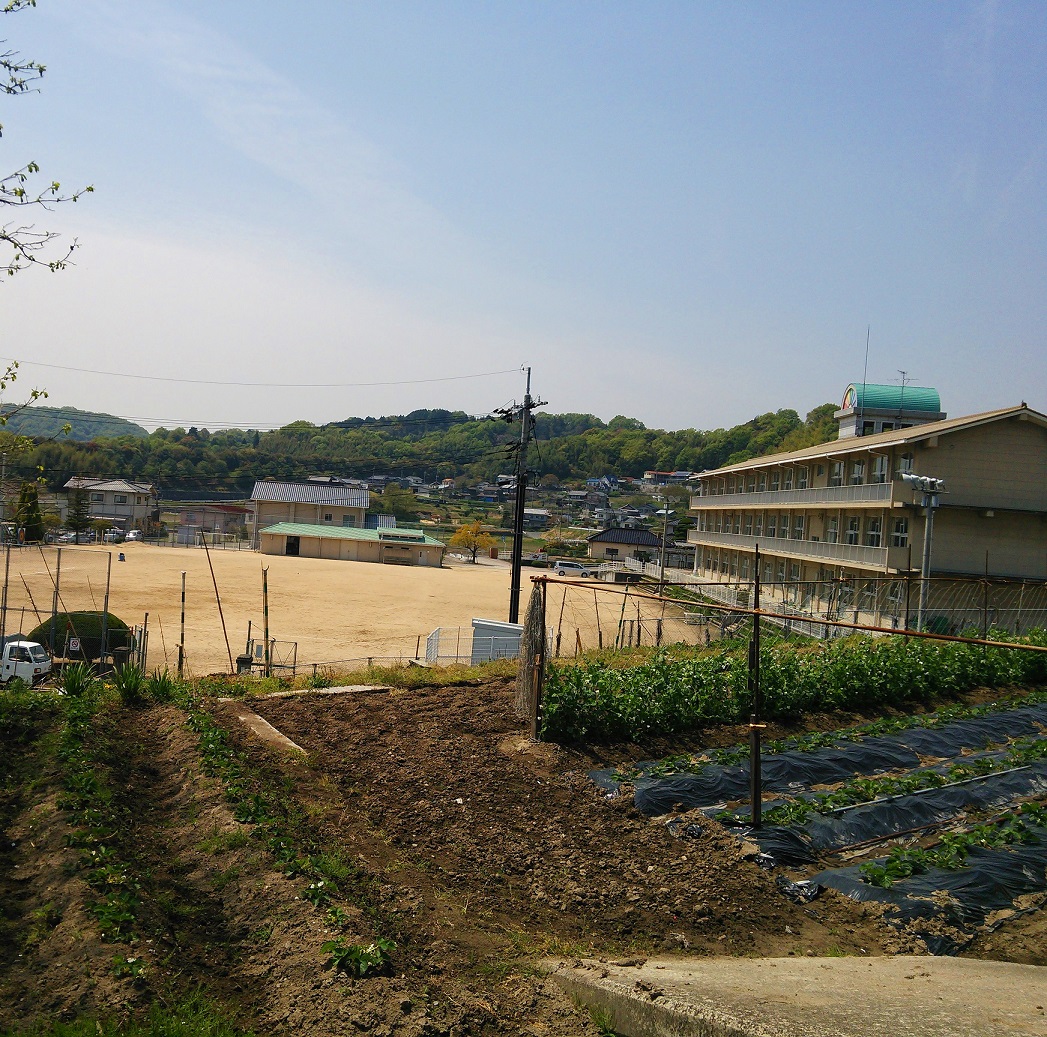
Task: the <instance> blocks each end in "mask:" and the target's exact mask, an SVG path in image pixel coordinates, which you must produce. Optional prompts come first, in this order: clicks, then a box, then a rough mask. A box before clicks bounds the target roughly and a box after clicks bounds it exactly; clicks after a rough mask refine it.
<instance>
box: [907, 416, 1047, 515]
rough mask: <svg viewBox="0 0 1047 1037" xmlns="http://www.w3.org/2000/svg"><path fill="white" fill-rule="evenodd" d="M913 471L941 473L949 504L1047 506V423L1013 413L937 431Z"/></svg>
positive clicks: (1046, 508) (1045, 508)
mask: <svg viewBox="0 0 1047 1037" xmlns="http://www.w3.org/2000/svg"><path fill="white" fill-rule="evenodd" d="M915 471H916V472H917V474H918V475H930V476H933V477H934V478H936V479H944V480H945V489H946V491H947V493H948V503H949V504H950V505H957V504H964V505H970V506H974V507H984V508H1027V509H1031V510H1036V511H1047V429H1045V428H1043V427H1041V426H1040V425H1037V424H1035V423H1034V422H1032V421H1027V420H1026V421H1022V420H1020V419H1019V418H1017V417H1015V418H1008V419H1007V420H1005V421H994V422H992V423H990V424H986V425H980V426H977V427H975V428H971V429H966V430H964V431H961V432H954V433H951V434H949V435H947V436H940V437H938V441H937V446H933V445H930V444H926V445H923V444H921V445H920V447H919V449H918V450H917V451H916V464H915Z"/></svg>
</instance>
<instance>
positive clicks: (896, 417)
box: [688, 385, 1047, 626]
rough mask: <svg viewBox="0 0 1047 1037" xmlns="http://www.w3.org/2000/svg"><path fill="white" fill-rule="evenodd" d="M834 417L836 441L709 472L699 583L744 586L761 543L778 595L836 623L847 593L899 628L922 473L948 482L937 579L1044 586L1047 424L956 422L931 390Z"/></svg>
mask: <svg viewBox="0 0 1047 1037" xmlns="http://www.w3.org/2000/svg"><path fill="white" fill-rule="evenodd" d="M892 390H893V393H892ZM874 404H875V406H874ZM836 416H837V419H838V420H839V422H840V437H839V438H838V439H836V440H834V441H832V442H829V443H822V444H819V445H818V446H812V447H807V448H804V449H802V450H795V451H791V452H789V453H782V454H776V455H772V456H769V457H760V458H754V459H753V460H749V461H744V462H741V463H739V464H733V465H726V466H724V467H723V468H718V469H715V470H712V471H707V472H702V473H701V475H700V479H699V484H698V493H697V495H695V496H694V497H692V498H691V511H692V512H693V513H694V516H695V520H696V522H695V528H694V529H693V530H691V531H690V533H689V535H688V540H689V541H690V542H691V543H693V544H694V546H695V549H696V550H695V561H694V572H695V573H696V574H697V575H698V576H700V577H701V578H702V579H703V580H708V581H711V582H716V583H724V584H747V583H749V582H750V581H752V579H753V578H754V576H755V574H756V573H755V567H754V559H755V554H756V550H757V547H758V548H759V553H760V559H761V569H760V579H761V582H762V583H763V585H764V587H765V589H766V591H767V593H768V594H769V595H770V596H771V597H772V598H775V597H777V598H779V599H782V598H784V599H786V600H788V601H791V602H794V603H795V604H797V605H798V606H800V607H802V608H803V609H805V610H807V611H809V612H810V613H812V614H814V613H821V614H826V615H827V614H828V613H829V611H830V609H831V607H832V600H831V599H832V598H833V595H834V594H836V593H837V591H836V590H834V588H840V590H839V594H840V595H843V594H844V593H846V595H847V596H848V599H849V600H848V603H847V604H848V609H850V606H851V604H853V606H854V615H855V616H857V615H858V614H859V612H860V613H861V614H862V619H863V621H874V622H877V623H880V624H882V625H887V626H891V625H898V624H899V622H900V620H901V619H902V618H904V617H903V616H902V615H901V602H902V599H903V596H904V594H903V587H902V581H903V580H904V579H905V577H906V576H907V575H911V574H912V573H913V572H917V574H918V571H919V570H920V568H921V559H922V551H923V546H924V535H925V529H926V523H927V517H926V511H925V508H924V507H923V497H922V494H920V493H918V492H914V488H913V486H912V485H911V484H910V483H909V482H907V481H905V480H904V479H903V478H902V476H903V475H905V474H914V475H918V476H928V477H932V478H935V479H941V480H944V493H942V494H941V496H940V498H939V506H938V507H937V508H936V509H935V517H934V524H933V539H932V544H931V548H932V554H931V560H930V569H931V573H932V574H939V575H970V574H973V575H983V574H988V575H991V576H1001V577H1023V578H1032V579H1044V578H1045V577H1047V416H1045V415H1044V414H1041V413H1039V412H1038V411H1035V410H1031V409H1030V408H1029V407H1028V406H1027V405H1026V404H1025V403H1022V404H1020V405H1018V406H1015V407H1005V408H1002V409H1000V410H994V411H988V412H986V413H983V414H974V415H970V416H968V417H962V418H954V419H946V418H945V417H944V416H943V415H942V412H941V410H940V406H939V404H938V399H937V393H936V392H934V390H930V389H921V390H920V391H919V393H917V391H916V387H913V386H906V387H904V394H903V391H902V387H900V386H859V385H851V386H849V387H848V389H847V392H846V394H845V396H844V405H843V407H841V409H840V411H838V412H837V415H836ZM885 423H886V425H888V426H890V425H893V426H894V427H888V428H887V429H886V431H884V427H885ZM877 429H879V431H877ZM848 432H850V433H851V434H847V433H848ZM891 577H896V578H897V579H893V580H892V579H891ZM838 605H839V602H838V601H837V607H838Z"/></svg>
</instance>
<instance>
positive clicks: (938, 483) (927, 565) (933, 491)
mask: <svg viewBox="0 0 1047 1037" xmlns="http://www.w3.org/2000/svg"><path fill="white" fill-rule="evenodd" d="M902 480H903V481H904V482H907V483H909V484H910V485H911V486H912V488H913V489H914V490H919V491H920V492H921V493H922V494H923V507H924V510H925V512H926V516H927V518H926V521H925V523H924V530H923V555H922V558H921V560H920V601H919V604H918V605H917V608H916V629H917V630H923V620H924V615H925V613H926V611H927V592H928V589H929V587H930V578H931V541H932V539H933V537H934V509H935V508H937V507H938V497H939V495H940V494H941V492H942V487H943V486H944V485H945V480H944V479H932V478H930V477H929V476H926V475H913V474H911V473H910V472H903V473H902Z"/></svg>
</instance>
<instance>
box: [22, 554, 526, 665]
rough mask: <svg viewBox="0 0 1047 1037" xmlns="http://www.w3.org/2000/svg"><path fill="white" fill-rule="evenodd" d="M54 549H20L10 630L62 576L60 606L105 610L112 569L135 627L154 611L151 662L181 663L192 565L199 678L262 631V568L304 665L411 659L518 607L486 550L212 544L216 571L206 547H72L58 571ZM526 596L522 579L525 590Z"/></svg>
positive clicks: (115, 595) (282, 627) (273, 609)
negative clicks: (283, 549)
mask: <svg viewBox="0 0 1047 1037" xmlns="http://www.w3.org/2000/svg"><path fill="white" fill-rule="evenodd" d="M121 554H122V555H123V556H124V559H125V560H124V561H123V562H120V561H118V559H119V556H120V555H121ZM57 556H58V551H57V549H55V548H47V549H44V550H40V549H35V548H34V549H30V548H26V549H24V550H21V551H18V550H15V551H12V552H11V566H10V572H9V577H8V600H7V623H6V630H7V632H8V633H11V632H12V631H14V630H18V629H19V626H20V625H21V627H22V629H23V630H24V631H25V632H28V631H29V630H31V629H32V628H33V627H35V626H36V625H37V624H38V622H40V619H41V618H46V617H47V616H49V615H50V614H51V607H52V599H53V591H54V578H55V576H56V575H57V577H58V584H59V590H60V596H61V602H60V604H59V610H60V611H65V612H75V611H80V610H97V609H101V608H102V607H103V604H104V601H105V590H106V572H107V568H109V569H110V571H111V580H110V593H109V611H110V612H112V613H113V614H114V615H116V616H118V617H119V618H120V619H122V620H123V621H124V622H125V623H127V624H128V626H137V625H140V624H142V623H143V621H144V619H145V616H146V614H147V613H148V616H149V621H148V628H149V659H148V668H149V669H152V668H153V667H157V666H158V667H161V668H162V667H164V666H167V667H168V668H169V669H170V670H171V671H172V672H173V671H174V669H175V665H176V663H177V658H178V647H177V646H178V640H179V625H180V614H181V579H182V572H183V571H184V572H185V573H186V579H185V583H186V598H185V608H186V619H185V653H186V666H187V668H188V672H189V673H191V674H196V675H202V674H207V673H213V672H226V673H228V672H229V671H230V669H231V667H230V662H229V654H230V651H231V654H232V657H233V659H234V661H235V659H236V656H237V655H239V654H240V653H241V652H243V651H244V648H245V646H246V641H247V627H248V623H251V625H252V636H253V637H255V638H257V639H258V640H261V639H262V636H263V629H264V628H263V609H262V569H263V567H265V568H267V569H268V570H269V571H268V577H267V578H268V590H269V636H270V637H271V638H275V639H276V640H277V641H281V642H287V641H296V642H297V643H298V662H299V664H300V665H303V664H304V665H305V666H308V665H309V664H312V663H327V662H345V661H349V660H354V661H356V662H357V663H359V664H360V665H363V664H365V663H366V661H367V657H369V656H370V657H375V658H382V659H390V658H391V659H397V658H414V656H415V651H416V648H417V646H418V644H419V638H421V651H422V655H423V657H424V653H425V638H426V635H427V634H429V633H430V632H431V631H432V630H434V629H435V628H436V627H440V626H444V627H455V626H462V627H464V628H465V629H466V631H468V630H469V628H470V622H471V620H472V619H473V618H485V619H500V620H502V619H505V618H506V617H507V615H508V609H509V568H508V565H507V564H505V563H504V562H498V561H491V560H489V559H488V560H484V561H482V562H480V563H478V564H476V565H473V564H470V563H460V562H454V561H452V562H451V563H450V564H445V565H444V567H442V568H439V569H436V568H423V567H418V568H413V567H406V566H397V565H379V564H376V563H368V562H344V561H332V560H329V559H319V558H288V557H285V556H282V555H263V554H259V553H258V552H256V551H211V552H210V561H211V564H212V565H213V566H214V579H212V576H211V571H210V569H209V567H208V556H207V554H206V553H205V552H204V551H203V550H202V549H199V548H193V549H187V548H171V547H155V546H153V545H152V544H142V543H127V544H121V545H120V546H119V548H114V549H112V550H110V549H109V548H108V547H76V548H74V547H67V548H62V551H61V568H60V572H59V566H58V558H57ZM110 559H111V560H112V561H111V563H110ZM216 582H217V585H218V592H219V595H220V597H221V607H222V613H223V614H224V619H225V630H226V631H227V633H228V640H229V650H228V651H227V648H226V638H225V635H224V634H223V628H222V616H220V615H219V608H218V603H217V599H216V596H215V583H216ZM528 593H529V586H527V583H526V579H525V587H524V596H525V598H526V595H527V594H528ZM342 668H346V667H342Z"/></svg>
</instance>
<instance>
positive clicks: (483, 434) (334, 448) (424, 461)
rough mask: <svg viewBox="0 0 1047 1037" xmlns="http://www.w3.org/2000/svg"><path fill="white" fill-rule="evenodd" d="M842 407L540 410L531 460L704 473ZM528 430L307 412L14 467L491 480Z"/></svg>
mask: <svg viewBox="0 0 1047 1037" xmlns="http://www.w3.org/2000/svg"><path fill="white" fill-rule="evenodd" d="M34 409H35V408H34ZM835 409H836V408H835V406H834V405H833V404H831V403H826V404H823V405H822V406H820V407H817V408H816V409H815V410H813V411H811V412H810V413H809V414H808V415H807V418H806V420H804V419H801V418H800V416H799V415H798V414H797V413H796V411H793V410H779V411H775V412H774V413H767V414H761V415H759V416H758V417H755V418H753V419H752V420H751V421H747V422H745V423H744V424H742V425H737V426H735V427H734V428H731V429H715V430H713V431H708V432H703V431H700V430H697V429H682V430H680V431H676V432H667V431H663V430H661V429H648V428H646V427H645V426H644V425H643V423H642V422H640V421H638V420H636V419H635V418H626V417H622V416H619V417H616V418H613V419H612V420H611V421H608V422H604V421H601V420H600V419H599V418H597V417H594V416H593V415H592V414H541V413H539V414H538V415H537V429H536V431H537V439H538V444H537V448H536V449H534V448H532V451H531V453H530V454H529V458H528V459H529V462H530V467H531V468H532V470H534V471H536V472H537V474H538V478H539V479H542V478H544V477H550V478H549V479H547V481H558V482H566V483H570V482H576V481H581V480H584V479H586V478H588V477H590V476H599V475H604V474H614V475H617V476H619V477H622V476H632V477H639V476H642V475H643V473H644V471H645V470H647V469H656V470H659V471H680V470H687V471H702V470H704V469H708V468H715V467H718V466H720V465H722V464H725V463H729V462H734V461H740V460H744V459H746V458H749V457H757V456H761V455H764V454H769V453H776V452H778V451H781V450H792V449H796V448H799V447H802V446H808V445H811V444H814V443H822V442H826V441H828V440H830V439H833V438H835V436H836V425H835V423H834V421H833V417H832V415H833V412H834V410H835ZM117 420H119V419H117ZM518 437H519V425H508V424H506V423H505V422H502V421H495V420H492V419H488V418H476V417H474V416H471V415H468V414H466V413H464V412H462V411H447V410H416V411H412V412H411V413H410V414H404V415H397V416H391V417H380V418H347V419H345V420H344V421H339V422H334V423H332V424H329V425H313V424H310V423H309V422H307V421H296V422H293V423H292V424H290V425H286V426H284V427H283V428H280V429H275V430H272V431H269V432H261V431H255V430H251V429H247V430H241V429H230V430H225V431H220V432H213V433H212V432H209V431H208V430H207V429H197V428H189V429H183V428H176V429H165V428H160V429H157V430H156V431H155V432H151V433H148V434H147V435H119V436H115V437H103V436H98V437H96V438H95V439H93V440H92V441H91V442H87V443H81V442H71V441H69V440H67V439H62V438H59V439H57V440H48V441H41V442H38V443H37V444H36V446H35V447H34V449H33V450H32V451H31V452H30V453H28V454H23V455H22V456H20V457H18V458H17V459H15V458H11V459H9V463H8V475H9V476H11V475H15V474H23V475H24V476H25V477H27V478H33V477H35V475H36V473H37V471H38V470H42V471H43V473H44V478H45V480H46V481H47V482H48V484H49V485H50V486H51V488H53V489H58V488H60V487H61V486H62V485H63V484H64V483H65V482H66V481H67V480H68V479H69V478H70V477H71V476H73V475H89V476H97V477H100V478H117V477H119V478H124V479H135V480H144V481H150V482H154V483H156V484H157V485H158V486H159V487H160V489H161V493H162V494H164V495H169V496H181V495H185V494H197V495H199V496H203V497H206V496H209V495H214V496H223V495H235V496H239V497H244V496H246V495H247V494H248V493H250V491H251V486H252V484H253V483H254V481H255V480H256V479H260V478H265V477H274V478H283V479H292V478H303V477H305V476H308V475H317V474H329V475H339V476H345V477H359V478H367V477H369V476H372V475H375V474H388V475H392V476H394V477H395V476H408V475H414V476H418V477H420V478H421V479H423V480H424V481H426V482H435V481H437V480H440V479H444V478H447V477H453V478H456V479H457V478H464V479H465V480H467V481H480V480H484V479H488V480H490V479H494V478H495V476H497V475H498V474H499V473H503V472H509V471H511V470H512V468H513V460H512V454H511V446H512V444H513V443H515V442H516V441H517V439H518Z"/></svg>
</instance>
